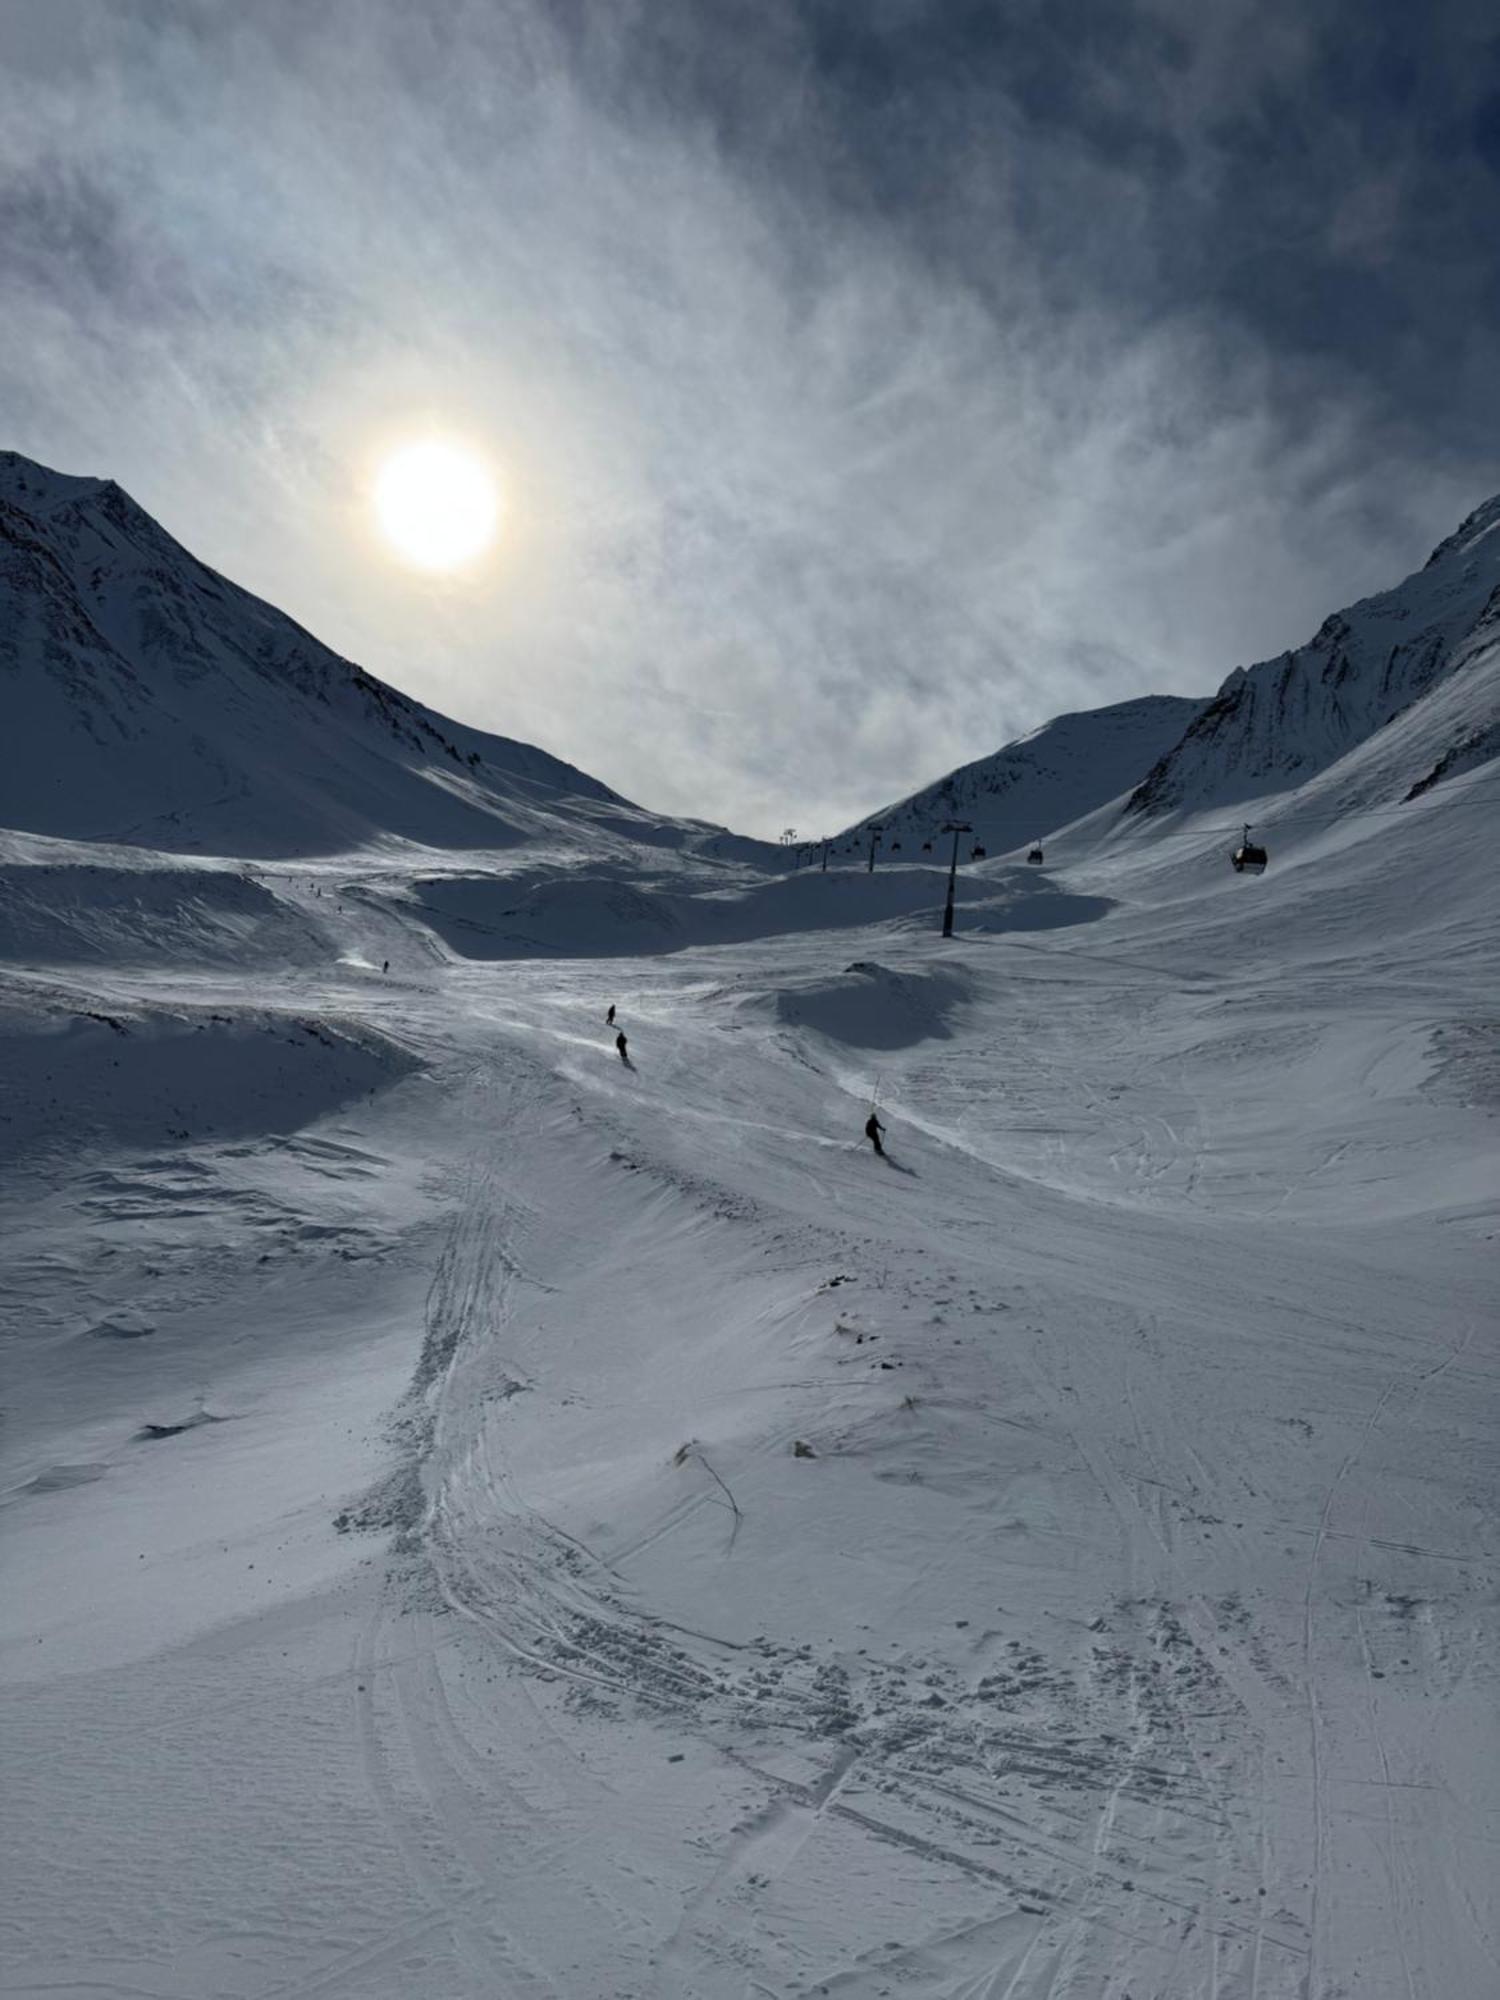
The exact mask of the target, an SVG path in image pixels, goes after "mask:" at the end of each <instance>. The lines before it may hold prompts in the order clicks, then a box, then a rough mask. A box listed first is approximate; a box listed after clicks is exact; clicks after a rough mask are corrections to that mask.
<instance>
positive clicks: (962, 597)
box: [0, 0, 1500, 834]
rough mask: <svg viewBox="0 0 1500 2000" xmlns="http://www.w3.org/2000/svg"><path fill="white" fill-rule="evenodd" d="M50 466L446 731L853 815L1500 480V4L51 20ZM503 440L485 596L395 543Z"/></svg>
mask: <svg viewBox="0 0 1500 2000" xmlns="http://www.w3.org/2000/svg"><path fill="white" fill-rule="evenodd" d="M0 332H3V335H4V337H3V338H0V446H9V447H12V448H15V449H18V450H21V451H24V452H27V453H29V454H30V455H31V456H33V457H36V458H39V459H41V460H43V461H44V462H45V463H47V464H50V465H53V466H55V467H57V468H58V469H60V470H63V471H67V472H82V473H98V474H108V475H109V476H111V477H113V478H116V479H118V480H119V481H120V483H121V484H122V485H124V486H126V487H127V488H128V489H129V490H130V491H131V492H132V493H133V494H134V495H135V497H136V498H137V499H138V500H139V501H140V502H141V503H142V504H143V505H144V506H145V507H147V508H148V510H149V511H150V512H152V513H153V514H154V515H156V517H157V518H158V519H159V520H160V521H161V522H162V523H163V525H164V526H166V527H167V528H168V529H169V530H170V531H171V532H172V533H174V534H175V535H176V536H177V537H178V539H179V540H181V541H184V542H185V543H186V544H187V545H188V546H189V547H190V548H192V549H193V550H194V552H195V553H196V554H198V555H200V556H202V557H203V558H204V559H205V560H206V561H208V562H210V563H211V564H213V565H214V566H215V567H216V568H218V569H221V570H223V571H224V572H226V573H227V574H228V575H230V576H232V577H233V578H234V579H235V580H236V581H237V582H240V583H242V584H244V585H246V586H247V587H249V588H250V589H253V590H255V591H257V592H258V593H260V594H261V595H262V596H265V597H268V598H270V599H271V600H273V601H274V602H275V603H277V604H279V605H280V606H281V607H282V608H283V609H285V610H287V611H288V612H290V613H291V614H292V615H293V616H294V617H296V618H298V619H299V620H301V621H302V622H303V623H304V624H306V625H308V626H310V627H311V629H312V630H313V631H314V632H315V633H316V634H317V635H318V636H319V637H320V638H321V639H323V640H324V641H325V642H326V643H328V644H330V645H332V646H334V647H336V648H337V649H338V650H339V651H341V652H343V653H345V654H347V655H349V656H350V657H352V658H354V659H357V660H358V661H360V663H361V664H363V665H364V666H366V667H368V668H369V669H371V670H372V671H373V672H375V673H377V674H379V675H381V676H382V677H384V678H385V679H387V680H390V681H392V682H393V683H395V684H396V685H397V686H399V687H401V688H402V689H404V690H406V691H408V692H410V693H412V694H414V695H416V696H418V697H419V698H421V699H422V700H424V701H427V702H429V703H431V704H432V705H434V706H435V707H437V708H440V709H442V710H443V711H444V712H446V713H448V714H450V715H453V716H455V717H457V718H459V719H460V720H463V721H465V722H469V723H472V724H475V725H477V726H479V727H483V728H487V729H492V730H495V731H497V732H499V733H501V734H504V735H509V736H515V737H519V738H521V739H523V740H525V741H528V742H535V743H539V744H541V745H542V746H543V747H545V748H546V749H548V750H550V751H552V752H554V753H555V754H557V755H560V756H563V757H565V758H567V759H568V760H570V761H571V762H573V763H575V764H578V765H581V766H582V767H583V768H584V769H586V770H588V771H589V772H591V773H592V774H593V775H595V776H597V777H599V778H602V779H603V780H604V781H605V782H606V783H608V784H611V785H613V786H614V787H616V789H618V790H620V791H622V792H624V793H626V794H627V795H628V796H630V797H632V798H635V799H637V800H639V801H640V802H641V803H643V804H646V805H649V806H652V807H655V808H656V809H658V810H662V811H672V812H680V813H687V814H692V815H697V816H700V817H704V818H709V819H713V820H716V821H721V822H725V823H728V824H731V825H733V826H735V827H737V828H739V829H741V830H743V831H746V832H753V833H762V834H774V833H775V832H778V831H779V830H781V829H782V828H784V827H787V826H794V827H796V828H798V829H799V830H800V831H801V832H803V833H816V832H820V831H824V830H831V829H832V828H834V827H836V826H839V825H842V824H844V823H846V822H849V821H851V820H853V819H855V818H856V817H858V816H860V815H862V814H863V813H866V812H868V811H871V810H873V809H875V808H876V807H878V806H880V805H882V804H884V803H886V802H887V801H889V800H891V799H893V798H895V797H898V796H900V795H901V794H903V793H905V792H908V791H910V790H912V789H914V788H916V787H917V786H919V785H921V784H925V783H927V782H929V781H931V780H933V779H935V778H937V777H938V776H940V775H941V774H942V773H943V772H944V771H946V770H948V769H949V768H951V767H952V766H953V765H955V764H958V763H961V762H965V761H967V760H969V759H970V758H973V757H977V756H981V755H984V754H986V753H988V752H989V751H991V750H993V749H996V748H998V747H999V746H1000V745H1001V744H1002V743H1004V742H1006V741H1008V740H1010V739H1012V738H1013V737H1015V736H1017V735H1019V734H1022V733H1024V732H1025V731H1027V730H1029V729H1032V728H1035V727H1037V726H1038V725H1039V724H1041V723H1042V722H1044V721H1046V720H1047V719H1048V718H1049V717H1051V716H1053V715H1055V714H1058V713H1060V712H1062V711H1065V710H1068V709H1075V708H1086V707H1093V706H1097V705H1100V704H1102V703H1105V702H1109V701H1116V700H1123V699H1126V698H1128V697H1131V696H1134V695H1139V694H1143V693H1147V692H1155V693H1189V694H1191V693H1202V694H1207V693H1209V692H1211V691H1212V689H1213V688H1214V687H1216V686H1217V685H1218V683H1219V682H1220V681H1221V680H1222V679H1223V677H1224V676H1225V675H1226V674H1227V673H1228V672H1229V671H1230V670H1231V668H1233V667H1234V666H1236V665H1238V664H1241V663H1248V662H1250V661H1253V660H1257V659H1261V658H1265V657H1268V656H1270V655H1272V654H1274V653H1276V652H1278V651H1280V650H1281V649H1283V648H1285V647H1287V646H1290V645H1295V644H1297V643H1299V642H1301V641H1302V640H1304V639H1305V638H1307V637H1308V636H1310V634H1311V633H1312V632H1313V631H1314V630H1315V629H1316V627H1317V626H1318V625H1319V624H1320V623H1321V622H1322V619H1323V618H1324V616H1325V615H1326V614H1327V613H1328V612H1329V611H1331V610H1334V609H1336V608H1338V607H1339V606H1341V605H1343V604H1345V603H1348V602H1350V601H1352V600H1353V599H1355V598H1357V597H1359V596H1361V595H1363V594H1366V593H1368V592H1370V591H1372V590H1375V589H1379V588H1383V587H1386V586H1388V585H1389V584H1391V583H1394V582H1395V581H1397V580H1398V579H1399V578H1400V577H1401V576H1402V575H1404V574H1406V573H1407V572H1408V571H1409V570H1411V569H1413V568H1415V567H1417V566H1418V565H1420V563H1421V562H1422V561H1423V560H1424V559H1425V557H1426V555H1427V553H1428V552H1429V550H1430V549H1431V547H1432V546H1433V545H1434V544H1435V543H1436V542H1437V541H1439V540H1440V539H1441V538H1442V537H1443V536H1444V535H1446V534H1447V533H1449V532H1450V531H1451V530H1452V529H1453V528H1454V527H1456V526H1457V524H1458V521H1459V520H1460V519H1461V518H1462V516H1463V515H1464V514H1465V513H1467V512H1468V511H1469V510H1470V509H1471V508H1473V507H1474V506H1475V505H1477V504H1478V503H1479V502H1480V501H1481V500H1483V499H1485V498H1487V497H1488V496H1489V495H1490V494H1491V493H1493V492H1494V491H1496V490H1497V489H1500V366H1497V365H1496V355H1497V353H1500V15H1497V14H1496V12H1495V10H1494V7H1493V0H1425V4H1423V5H1421V6H1417V5H1413V4H1411V0H1257V4H1255V5H1242V4H1239V0H1008V4H984V5H981V4H978V0H317V4H316V5H309V4H307V0H112V4H107V5H106V4H100V0H48V4H47V5H46V6H40V5H37V4H35V0H0ZM428 433H440V434H442V435H444V436H447V437H451V438H455V439H460V440H464V441H466V442H468V443H470V444H471V445H473V446H474V448H476V449H477V450H479V451H480V452H481V453H482V454H483V455H484V457H485V459H486V460H487V461H488V462H489V463H491V464H492V465H493V466H494V467H495V468H496V470H497V473H498V476H499V479H500V483H501V488H502V494H503V509H504V523H503V531H502V533H501V535H500V536H499V538H498V540H497V542H496V544H495V545H494V548H493V550H492V552H491V554H490V555H489V556H488V558H486V559H485V560H483V561H480V562H478V563H476V564H474V565H473V566H471V567H470V568H467V569H465V570H463V571H461V572H458V573H455V574H453V575H450V576H433V575H430V574H426V573H420V572H415V571H413V570H411V569H410V568H407V567H405V566H403V565H402V564H400V563H399V562H397V561H395V560H394V559H393V558H392V556H391V554H390V552H389V550H388V549H387V548H386V547H385V546H384V545H383V544H382V542H381V541H380V539H379V537H378V535H377V533H376V532H375V530H374V528H373V527H372V516H371V508H370V501H369V495H370V490H371V485H372V481H373V479H374V476H375V473H376V471H377V469H378V467H379V465H380V463H381V460H382V456H383V454H385V453H386V452H388V451H389V450H390V449H392V448H394V447H395V446H397V445H399V444H401V443H403V442H407V441H409V440H411V439H412V438H414V437H418V436H422V435H426V434H428Z"/></svg>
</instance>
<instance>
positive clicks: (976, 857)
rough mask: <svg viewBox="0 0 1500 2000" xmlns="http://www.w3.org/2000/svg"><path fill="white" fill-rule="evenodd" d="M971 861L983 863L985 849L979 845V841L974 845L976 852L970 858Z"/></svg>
mask: <svg viewBox="0 0 1500 2000" xmlns="http://www.w3.org/2000/svg"><path fill="white" fill-rule="evenodd" d="M969 859H970V860H971V861H983V859H984V849H983V848H982V847H981V846H980V845H979V842H978V841H977V840H976V841H975V843H974V851H973V853H972V854H971V855H970V856H969Z"/></svg>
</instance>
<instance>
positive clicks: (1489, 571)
mask: <svg viewBox="0 0 1500 2000" xmlns="http://www.w3.org/2000/svg"><path fill="white" fill-rule="evenodd" d="M1497 604H1500V495H1497V496H1496V497H1495V498H1494V499H1491V500H1488V501H1486V502H1485V504H1484V505H1483V506H1482V507H1479V508H1477V509H1476V510H1475V511H1474V513H1472V514H1471V515H1470V516H1469V517H1468V519H1467V520H1465V521H1464V522H1463V524H1462V525H1461V526H1460V527H1459V528H1458V529H1457V530H1456V532H1455V533H1454V534H1452V535H1450V536H1449V537H1448V538H1447V539H1446V540H1445V541H1443V542H1441V543H1439V545H1438V547H1437V548H1436V549H1434V550H1433V552H1432V555H1431V556H1430V557H1429V558H1428V560H1427V562H1426V564H1425V565H1424V566H1423V567H1422V568H1421V569H1420V570H1417V571H1416V572H1415V573H1414V574H1413V575H1411V576H1409V577H1407V578H1406V579H1405V580H1404V581H1403V582H1401V583H1399V584H1397V585H1396V586H1395V587H1394V588H1393V589H1391V590H1386V591H1380V592H1377V593H1376V595H1374V596H1373V597H1366V598H1363V599H1361V600H1360V602H1359V603H1357V604H1353V605H1350V606H1348V607H1347V608H1346V609H1344V610H1342V611H1337V612H1334V613H1333V614H1332V615H1331V616H1329V617H1328V618H1325V619H1324V621H1323V623H1322V624H1321V625H1320V626H1319V628H1318V630H1317V631H1316V632H1315V633H1314V634H1313V636H1312V638H1311V639H1309V640H1308V641H1307V643H1306V644H1305V645H1303V646H1300V647H1298V648H1296V649H1295V650H1294V651H1292V652H1288V653H1283V654H1280V655H1279V656H1278V657H1277V658H1275V659H1273V660H1263V661H1261V662H1260V663H1259V664H1258V665H1256V666H1251V667H1236V668H1235V670H1234V672H1233V673H1231V674H1230V675H1229V676H1228V678H1227V679H1226V680H1225V681H1224V683H1223V685H1222V686H1221V687H1220V689H1219V691H1218V693H1217V694H1216V695H1215V696H1214V698H1213V700H1212V701H1210V702H1209V703H1208V704H1207V705H1206V706H1205V707H1204V708H1203V709H1202V711H1201V712H1200V713H1199V714H1198V715H1197V716H1196V717H1195V718H1194V719H1193V720H1192V721H1191V722H1190V723H1189V725H1188V727H1187V729H1186V731H1185V733H1184V735H1183V737H1182V739H1181V741H1180V742H1179V743H1177V744H1175V745H1174V746H1173V747H1172V748H1170V749H1169V750H1168V751H1167V752H1166V753H1165V754H1164V755H1163V756H1161V757H1160V758H1159V759H1158V760H1157V762H1156V763H1155V764H1154V765H1153V766H1152V767H1151V769H1150V770H1149V771H1148V772H1147V774H1146V775H1145V777H1144V778H1143V779H1142V781H1141V782H1140V783H1139V784H1138V785H1137V786H1136V788H1135V790H1134V791H1133V792H1132V793H1131V796H1130V798H1129V800H1128V801H1127V804H1126V811H1127V812H1128V813H1130V814H1133V815H1134V814H1140V815H1145V816H1148V817H1149V816H1153V815H1156V814H1160V813H1163V812H1168V811H1174V810H1179V809H1187V810H1193V809H1196V808H1200V807H1205V806H1229V805H1234V804H1238V803H1241V802H1243V801H1245V800H1247V799H1250V798H1254V797H1256V796H1258V795H1260V794H1263V793H1266V792H1274V791H1280V790H1283V789H1284V788H1285V787H1286V786H1288V785H1294V784H1301V783H1304V782H1305V781H1306V780H1308V779H1310V778H1313V777H1315V776H1317V775H1318V774H1319V773H1320V772H1322V771H1324V770H1326V769H1328V767H1329V766H1331V765H1333V764H1335V763H1336V762H1337V761H1338V760H1339V759H1340V758H1342V757H1343V756H1345V755H1346V754H1347V753H1348V752H1350V751H1351V750H1353V749H1355V748H1357V747H1358V746H1359V745H1360V744H1361V743H1363V742H1365V741H1366V740H1367V739H1368V738H1369V737H1370V736H1372V735H1373V734H1374V733H1375V732H1376V731H1377V730H1380V729H1383V728H1384V727H1385V726H1386V725H1387V724H1388V723H1391V722H1393V721H1394V720H1395V718H1396V717H1397V716H1399V715H1401V714H1402V713H1403V711H1405V710H1408V709H1410V708H1411V707H1412V706H1413V704H1414V703H1416V702H1418V701H1420V700H1421V699H1422V697H1423V696H1424V695H1427V694H1429V693H1430V692H1431V691H1432V690H1433V689H1435V688H1437V687H1438V686H1439V685H1440V684H1441V683H1442V682H1443V681H1444V680H1445V679H1446V678H1447V677H1448V676H1449V675H1450V674H1452V673H1453V672H1455V671H1456V670H1457V669H1458V668H1459V667H1460V666H1461V665H1462V664H1463V663H1464V662H1465V661H1466V660H1468V659H1470V658H1471V657H1472V651H1473V649H1472V647H1471V646H1470V644H1469V642H1470V641H1471V640H1475V639H1478V638H1481V637H1482V636H1483V634H1484V631H1485V629H1486V621H1487V620H1488V619H1489V618H1491V617H1492V616H1493V614H1494V612H1495V609H1496V606H1497ZM1452 747H1453V749H1454V752H1455V755H1457V754H1459V745H1458V744H1457V743H1455V744H1454V745H1453V746H1452Z"/></svg>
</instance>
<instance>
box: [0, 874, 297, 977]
mask: <svg viewBox="0 0 1500 2000" xmlns="http://www.w3.org/2000/svg"><path fill="white" fill-rule="evenodd" d="M329 955H330V949H329V945H328V942H327V939H326V937H325V936H324V934H323V933H322V932H321V931H320V930H319V929H318V928H317V926H316V925H315V924H314V923H313V922H312V921H311V920H310V919H309V918H308V917H307V916H306V915H305V914H304V913H303V911H301V910H300V909H298V908H296V907H295V906H294V905H291V904H289V903H288V902H286V901H285V900H284V899H282V898H280V897H278V896H276V895H274V894H273V893H272V892H271V890H269V889H268V888H266V887H265V886H264V884H262V883H260V882H256V881H253V880H251V879H250V878H249V877H247V876H245V875H243V874H239V873H237V872H235V871H233V870H230V869H210V868H193V869H187V868H121V867H109V866H104V865H100V866H97V867H91V866H85V865H78V864H73V863H62V864H54V865H50V866H49V865H46V864H34V865H30V866H19V865H15V864H12V865H11V866H8V867H4V868H0V961H5V962H8V963H11V964H17V965H70V964H89V963H95V964H114V965H152V964H155V965H162V964H176V965H180V966H185V967H190V966H211V965H220V966H230V965H235V966H241V967H246V966H255V965H263V966H275V965H311V964H317V963H321V962H323V961H325V960H326V959H327V958H328V957H329Z"/></svg>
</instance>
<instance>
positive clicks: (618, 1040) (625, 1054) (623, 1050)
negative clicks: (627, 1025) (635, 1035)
mask: <svg viewBox="0 0 1500 2000" xmlns="http://www.w3.org/2000/svg"><path fill="white" fill-rule="evenodd" d="M615 1047H616V1048H617V1049H618V1050H619V1051H620V1061H621V1062H622V1063H624V1065H625V1067H626V1069H629V1068H630V1052H629V1050H628V1048H627V1047H626V1044H625V1030H624V1029H623V1028H622V1029H621V1030H620V1032H619V1034H618V1035H616V1036H615Z"/></svg>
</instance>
